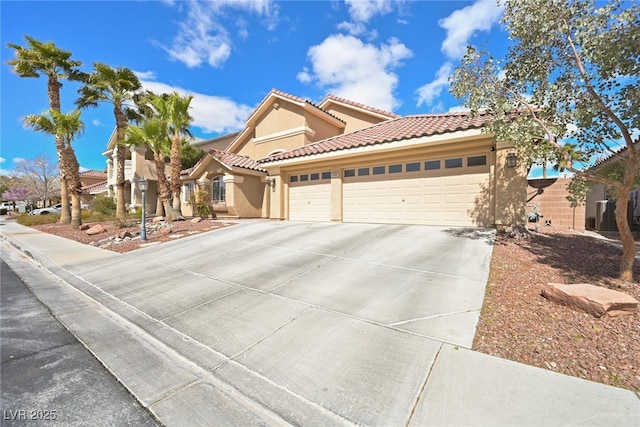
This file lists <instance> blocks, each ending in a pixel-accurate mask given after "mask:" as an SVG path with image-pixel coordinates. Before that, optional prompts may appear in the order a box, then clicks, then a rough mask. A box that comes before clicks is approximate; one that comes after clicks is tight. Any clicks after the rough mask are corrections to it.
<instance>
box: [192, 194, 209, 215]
mask: <svg viewBox="0 0 640 427" xmlns="http://www.w3.org/2000/svg"><path fill="white" fill-rule="evenodd" d="M208 195H209V193H207V191H206V190H197V191H195V193H194V194H192V195H191V197H190V198H189V203H190V204H191V206H193V216H199V217H200V218H202V219H205V218H207V217H208V216H209V215H213V211H212V210H211V206H210V205H209V203H208V202H207V201H206V200H207V198H208Z"/></svg>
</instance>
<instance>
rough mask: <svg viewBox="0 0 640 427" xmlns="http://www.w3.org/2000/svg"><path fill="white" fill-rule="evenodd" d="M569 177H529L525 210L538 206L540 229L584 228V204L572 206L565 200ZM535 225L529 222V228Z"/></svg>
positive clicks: (576, 229)
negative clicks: (540, 215) (540, 216)
mask: <svg viewBox="0 0 640 427" xmlns="http://www.w3.org/2000/svg"><path fill="white" fill-rule="evenodd" d="M569 181H571V179H570V178H547V179H530V180H528V186H527V212H531V211H532V209H533V207H534V206H537V207H538V212H540V213H541V214H542V215H543V217H542V218H540V231H541V232H544V229H545V228H556V229H563V230H575V231H584V230H585V211H586V210H585V206H584V205H582V206H578V207H576V208H572V207H571V206H570V204H569V201H568V200H567V195H568V194H569V192H568V191H567V184H568V183H569ZM532 226H535V224H534V223H529V228H531V227H532Z"/></svg>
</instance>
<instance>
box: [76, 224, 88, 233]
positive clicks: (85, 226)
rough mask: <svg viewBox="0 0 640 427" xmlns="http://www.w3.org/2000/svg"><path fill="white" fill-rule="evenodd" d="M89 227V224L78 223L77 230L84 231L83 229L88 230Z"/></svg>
mask: <svg viewBox="0 0 640 427" xmlns="http://www.w3.org/2000/svg"><path fill="white" fill-rule="evenodd" d="M89 228H90V226H89V224H80V226H79V227H78V230H80V231H85V230H88V229H89Z"/></svg>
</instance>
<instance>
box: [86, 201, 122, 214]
mask: <svg viewBox="0 0 640 427" xmlns="http://www.w3.org/2000/svg"><path fill="white" fill-rule="evenodd" d="M89 207H90V209H91V211H92V212H95V213H97V214H103V215H107V216H109V217H112V216H114V215H115V214H116V201H115V200H113V198H111V197H104V196H101V197H96V198H95V199H93V200H92V201H91V202H90V203H89Z"/></svg>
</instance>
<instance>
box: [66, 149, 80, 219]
mask: <svg viewBox="0 0 640 427" xmlns="http://www.w3.org/2000/svg"><path fill="white" fill-rule="evenodd" d="M64 157H65V162H64V167H65V175H66V176H67V177H68V179H67V186H68V189H69V194H70V196H71V223H70V224H71V228H78V227H80V226H81V225H82V210H81V204H80V199H81V196H82V184H81V183H80V165H79V164H78V159H77V158H76V154H75V152H74V151H73V148H71V146H67V147H66V148H65V150H64Z"/></svg>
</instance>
